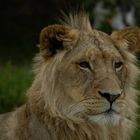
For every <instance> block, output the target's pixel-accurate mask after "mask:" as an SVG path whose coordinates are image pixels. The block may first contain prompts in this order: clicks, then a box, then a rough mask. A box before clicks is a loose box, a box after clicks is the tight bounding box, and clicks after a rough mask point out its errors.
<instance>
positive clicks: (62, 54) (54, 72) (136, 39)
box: [30, 16, 140, 129]
mask: <svg viewBox="0 0 140 140" xmlns="http://www.w3.org/2000/svg"><path fill="white" fill-rule="evenodd" d="M139 43H140V29H139V28H138V27H127V28H125V29H122V30H120V31H116V32H113V33H112V34H111V35H108V34H106V33H104V32H101V31H98V30H95V29H92V27H91V25H90V22H89V20H88V18H87V16H79V17H78V16H75V17H73V18H72V17H71V18H70V20H69V21H68V24H63V25H51V26H48V27H46V28H44V29H43V30H42V31H41V34H40V46H39V47H40V53H39V54H38V56H37V57H36V61H37V64H36V66H35V73H36V77H35V80H34V83H33V86H32V90H34V91H36V92H34V91H32V94H31V95H30V96H34V100H36V103H38V101H39V100H40V99H41V98H42V100H43V103H40V104H43V105H44V110H47V111H48V112H49V113H50V114H51V116H53V117H56V116H59V117H60V118H62V119H65V120H72V121H73V122H82V121H84V122H86V121H88V122H91V123H96V124H100V125H118V124H119V123H121V122H122V124H123V125H127V128H128V129H130V128H132V127H133V124H134V123H133V122H134V121H135V111H136V108H137V103H136V99H137V94H136V90H135V89H134V88H133V87H134V83H135V80H136V78H137V76H138V69H137V67H136V66H135V62H136V61H135V60H136V59H135V56H134V54H135V52H136V51H137V49H138V47H139Z"/></svg>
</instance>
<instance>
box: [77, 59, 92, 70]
mask: <svg viewBox="0 0 140 140" xmlns="http://www.w3.org/2000/svg"><path fill="white" fill-rule="evenodd" d="M78 64H79V66H80V67H81V68H88V69H90V65H89V63H88V62H86V61H83V62H80V63H78Z"/></svg>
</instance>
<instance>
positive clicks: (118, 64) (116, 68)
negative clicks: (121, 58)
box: [114, 62, 123, 71]
mask: <svg viewBox="0 0 140 140" xmlns="http://www.w3.org/2000/svg"><path fill="white" fill-rule="evenodd" d="M122 66H123V62H115V64H114V68H115V70H116V71H119V70H121V69H122Z"/></svg>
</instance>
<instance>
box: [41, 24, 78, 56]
mask: <svg viewBox="0 0 140 140" xmlns="http://www.w3.org/2000/svg"><path fill="white" fill-rule="evenodd" d="M75 39H76V33H75V32H74V31H73V30H72V29H70V28H69V27H66V26H64V25H50V26H48V27H45V28H44V29H43V30H42V31H41V33H40V45H39V47H40V52H41V54H42V56H43V57H45V58H46V57H47V58H48V57H50V56H53V55H55V54H56V53H57V52H59V51H62V50H64V49H68V45H66V44H68V43H66V42H69V43H70V42H73V41H74V40H75Z"/></svg>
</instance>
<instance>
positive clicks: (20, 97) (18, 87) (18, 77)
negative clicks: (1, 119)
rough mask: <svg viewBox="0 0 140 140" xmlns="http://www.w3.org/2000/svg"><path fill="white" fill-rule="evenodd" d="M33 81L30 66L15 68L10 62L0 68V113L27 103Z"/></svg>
mask: <svg viewBox="0 0 140 140" xmlns="http://www.w3.org/2000/svg"><path fill="white" fill-rule="evenodd" d="M31 81H32V74H31V72H30V66H14V65H12V64H11V63H10V62H8V63H6V64H5V65H2V66H0V113H4V112H8V111H11V110H13V109H14V108H15V107H17V106H20V105H21V104H23V103H24V102H25V100H26V96H25V93H26V90H27V88H28V87H29V85H30V84H31Z"/></svg>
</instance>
